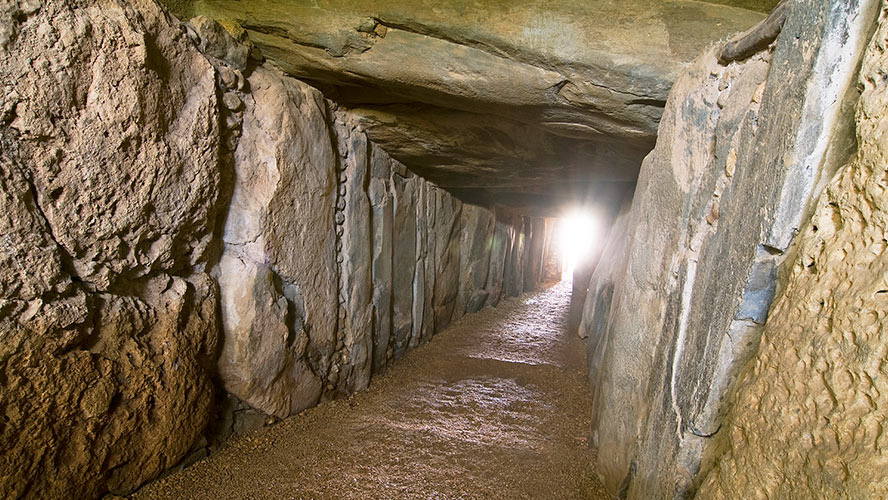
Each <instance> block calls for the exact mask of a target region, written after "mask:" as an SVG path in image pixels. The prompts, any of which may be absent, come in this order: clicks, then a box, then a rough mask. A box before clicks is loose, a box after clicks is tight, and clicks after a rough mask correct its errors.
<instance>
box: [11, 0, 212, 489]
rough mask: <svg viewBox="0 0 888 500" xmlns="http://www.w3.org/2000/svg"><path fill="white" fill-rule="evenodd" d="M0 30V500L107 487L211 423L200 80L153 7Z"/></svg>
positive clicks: (200, 72) (58, 14)
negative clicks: (0, 62)
mask: <svg viewBox="0 0 888 500" xmlns="http://www.w3.org/2000/svg"><path fill="white" fill-rule="evenodd" d="M0 26H2V28H0V59H2V61H3V62H2V64H0V213H2V214H3V217H2V220H0V234H2V236H0V241H2V243H0V248H2V251H0V318H2V319H0V384H2V387H0V448H2V449H3V453H2V457H0V471H2V473H0V496H2V497H5V498H16V497H20V496H25V497H42V498H73V497H77V498H90V497H95V496H97V495H99V494H101V493H103V492H105V491H107V490H111V491H116V492H126V491H129V490H131V489H133V488H135V487H136V486H138V485H139V484H140V483H142V482H143V481H145V480H146V479H148V478H151V477H154V476H156V475H157V474H158V473H160V472H161V471H163V470H165V469H167V468H169V467H171V466H172V465H174V464H176V462H178V461H179V460H180V459H181V458H182V457H183V456H184V455H185V454H186V453H187V452H188V450H189V449H190V448H191V446H192V444H193V443H194V442H195V440H196V439H198V437H199V436H200V433H201V431H202V430H203V428H204V427H205V426H206V424H207V422H208V421H209V418H210V413H211V410H212V403H213V386H212V384H211V383H210V378H209V376H210V374H211V373H212V370H213V366H212V365H213V360H214V358H215V353H216V343H217V324H216V322H217V319H216V312H215V311H216V288H215V284H214V283H213V282H212V281H211V280H210V279H209V277H208V276H207V275H206V274H204V273H203V272H202V271H201V269H202V266H203V265H204V264H205V262H206V256H205V255H206V250H207V247H208V244H209V242H210V238H211V234H212V228H213V225H214V218H215V216H216V214H217V211H218V210H217V208H218V207H217V199H218V197H219V183H220V170H219V166H218V157H219V143H220V134H219V130H218V121H219V113H218V111H217V98H216V95H217V94H216V87H215V81H214V75H215V72H214V70H213V68H212V66H211V65H210V64H209V63H208V62H207V61H206V60H205V59H204V58H203V56H201V55H200V53H199V52H198V51H197V50H195V49H194V48H193V47H192V46H191V43H190V42H189V40H188V37H187V36H186V34H185V31H184V30H182V29H181V28H180V27H179V25H178V23H177V22H176V21H175V20H174V19H172V18H171V17H169V16H168V15H167V14H166V13H164V12H163V11H161V10H160V8H159V7H158V6H157V5H156V4H154V3H153V2H143V1H138V0H137V1H133V2H129V3H105V4H103V5H102V6H101V7H99V6H98V5H97V4H95V3H93V2H56V1H49V2H11V3H10V2H6V3H4V4H3V5H2V6H0Z"/></svg>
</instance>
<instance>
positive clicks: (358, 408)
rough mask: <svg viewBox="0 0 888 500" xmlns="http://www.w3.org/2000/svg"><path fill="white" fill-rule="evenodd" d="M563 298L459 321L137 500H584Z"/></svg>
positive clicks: (584, 408)
mask: <svg viewBox="0 0 888 500" xmlns="http://www.w3.org/2000/svg"><path fill="white" fill-rule="evenodd" d="M569 297H570V285H569V284H567V283H560V284H558V285H555V286H554V287H552V288H550V289H548V290H545V291H543V292H539V293H536V294H529V295H525V296H523V297H520V298H517V299H511V300H509V301H506V302H504V303H503V304H501V305H500V307H498V308H496V309H485V310H484V311H481V312H480V313H478V314H474V315H471V316H468V317H465V318H463V319H462V320H460V321H459V322H457V323H455V324H454V325H453V326H451V327H450V328H449V329H447V330H446V331H444V332H441V333H439V334H438V335H436V336H435V337H434V339H433V340H432V341H431V342H430V343H429V344H426V345H425V346H422V347H420V348H419V349H416V350H414V351H412V352H411V353H409V354H408V355H407V357H406V358H405V359H403V360H402V361H401V362H399V363H397V364H396V366H395V367H394V368H393V369H391V370H389V372H388V373H386V374H385V375H384V376H382V377H379V378H376V379H374V381H373V384H372V386H371V387H370V389H369V390H367V391H364V392H362V393H359V394H356V395H355V396H354V397H352V398H350V399H349V400H340V401H333V402H330V403H325V404H322V405H321V406H319V407H316V408H313V409H311V410H309V411H306V412H304V413H303V414H301V415H299V416H296V417H292V418H290V419H287V420H285V421H283V422H281V423H280V424H278V425H276V426H274V427H270V428H267V429H263V430H261V431H259V432H257V433H254V434H251V435H247V436H243V437H240V438H237V439H233V440H231V441H229V442H228V443H227V444H226V445H225V446H224V447H223V448H222V449H221V450H219V451H218V452H216V453H214V454H213V455H211V456H210V457H209V458H207V459H205V460H203V461H201V462H198V463H196V464H194V465H193V466H191V467H190V468H188V469H185V470H183V471H181V472H179V473H176V474H173V475H170V476H168V477H166V478H163V479H161V480H159V481H156V482H154V483H151V484H149V485H147V486H145V487H144V488H142V489H141V490H140V491H138V492H137V494H136V495H134V496H133V498H137V499H163V498H169V499H297V498H298V499H303V498H304V499H309V498H313V499H414V498H415V499H455V498H462V499H475V498H477V499H489V498H495V499H499V498H502V499H524V498H526V499H572V498H577V499H579V498H583V499H590V498H592V499H595V498H602V499H604V498H608V496H607V495H606V493H605V492H604V490H603V489H602V487H601V486H600V484H599V483H598V481H597V479H596V478H595V474H594V470H593V469H592V463H593V459H594V451H593V450H592V449H590V447H589V444H588V439H587V435H588V432H589V415H590V409H589V397H588V389H587V386H586V382H585V377H584V369H583V360H584V355H583V350H582V344H581V341H580V340H579V339H577V338H575V337H574V336H572V335H567V334H566V333H564V331H563V330H564V329H563V325H564V322H565V320H566V317H567V305H568V300H569Z"/></svg>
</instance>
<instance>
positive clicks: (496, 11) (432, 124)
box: [168, 0, 776, 211]
mask: <svg viewBox="0 0 888 500" xmlns="http://www.w3.org/2000/svg"><path fill="white" fill-rule="evenodd" d="M719 3H730V4H733V5H719V4H715V3H704V2H696V1H686V0H671V1H660V2H649V1H642V0H630V1H598V2H549V1H541V0H533V1H521V2H509V3H508V5H503V4H502V3H501V2H476V1H473V2H468V1H455V2H403V1H396V0H382V1H377V2H372V3H368V2H359V1H355V0H344V1H336V2H326V1H321V2H317V1H306V0H285V1H275V2H269V1H250V2H241V1H236V0H204V1H198V2H194V3H191V2H176V1H175V0H170V1H169V2H168V4H169V6H170V7H171V8H172V9H173V10H174V11H176V12H177V14H178V15H179V16H180V17H182V18H185V19H187V18H190V17H191V16H193V15H198V14H200V15H206V16H208V17H211V18H214V19H217V20H219V21H221V22H223V24H226V25H227V26H228V27H229V28H232V29H233V31H237V30H239V29H241V27H242V29H245V30H246V32H247V34H248V35H249V39H250V40H252V42H253V43H255V45H256V46H257V47H258V48H259V49H260V50H261V52H262V54H263V55H264V56H266V57H267V58H268V59H269V60H271V61H272V62H274V63H275V64H276V65H278V66H279V67H280V68H281V69H283V70H284V71H285V72H286V73H288V74H290V75H292V76H295V77H297V78H299V79H302V80H305V81H308V82H309V83H311V84H313V85H314V86H316V87H318V88H320V89H321V90H322V91H323V92H324V94H325V95H326V96H327V97H329V98H332V99H333V100H334V101H336V102H338V103H339V104H340V105H343V106H345V107H347V108H350V109H351V111H353V112H354V113H355V114H356V115H357V116H358V117H359V119H360V122H361V126H362V127H363V128H364V129H365V130H367V132H368V133H369V135H370V137H371V139H372V140H373V141H375V142H376V143H378V144H379V145H381V146H382V147H383V148H384V149H385V150H386V151H387V152H388V153H389V154H391V155H392V156H393V157H394V158H396V159H397V160H399V161H401V162H402V163H404V164H405V165H407V166H408V167H409V168H411V169H412V170H414V171H415V172H417V173H419V174H420V175H422V176H424V177H426V178H427V179H429V180H431V181H432V182H434V183H436V184H438V185H439V186H441V187H444V188H445V189H448V190H450V191H451V192H453V193H455V194H457V195H458V196H460V197H461V198H463V199H465V200H468V201H473V202H476V203H483V204H486V203H490V202H495V203H498V204H504V205H511V206H513V207H517V208H522V209H524V210H525V211H530V210H537V211H538V210H540V209H542V210H543V211H550V209H551V208H552V207H557V206H560V205H562V204H563V203H564V202H565V201H566V200H577V199H578V198H596V199H599V200H602V201H604V200H607V199H612V198H613V197H618V196H620V195H621V194H622V193H625V192H626V191H627V190H628V189H631V186H632V184H633V183H634V182H635V179H636V177H637V176H638V169H639V167H640V165H641V160H642V159H643V158H644V156H645V155H646V154H647V153H648V152H649V151H650V150H651V149H652V147H653V145H654V140H655V138H656V132H657V124H658V121H659V119H660V116H661V115H662V113H663V107H664V104H665V101H666V96H667V94H668V92H669V89H670V88H671V87H672V84H673V82H674V80H675V78H676V76H677V75H678V74H679V72H680V71H681V70H682V69H683V68H684V67H686V66H687V64H688V63H689V62H690V61H692V60H693V59H695V58H696V57H697V56H699V55H700V54H701V53H702V52H703V51H704V50H705V49H706V48H707V47H708V46H710V45H711V44H712V43H714V42H716V41H719V40H722V39H725V38H727V37H728V36H729V35H731V34H733V33H736V32H738V31H742V30H745V29H747V28H749V27H750V26H753V25H754V24H755V23H757V22H758V21H760V20H761V19H762V18H763V17H764V14H762V13H760V12H755V11H752V10H748V9H747V8H756V9H759V10H768V9H770V7H772V6H773V4H774V3H776V2H775V1H773V0H772V1H767V0H766V1H760V0H759V1H742V0H740V1H736V0H734V1H731V2H719ZM740 7H746V8H740Z"/></svg>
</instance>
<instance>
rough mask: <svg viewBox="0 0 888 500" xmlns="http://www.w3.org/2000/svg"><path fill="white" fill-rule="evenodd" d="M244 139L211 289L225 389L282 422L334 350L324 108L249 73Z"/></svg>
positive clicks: (303, 403)
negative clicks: (215, 296) (216, 297)
mask: <svg viewBox="0 0 888 500" xmlns="http://www.w3.org/2000/svg"><path fill="white" fill-rule="evenodd" d="M247 83H248V85H249V88H250V94H249V95H248V96H247V97H246V99H245V103H244V106H245V111H244V117H243V125H242V126H243V132H242V135H241V138H240V141H239V143H238V146H237V149H236V151H235V154H234V178H235V180H234V188H233V192H232V196H231V203H230V206H229V210H228V214H227V216H226V220H225V229H224V234H223V240H224V244H225V249H224V251H223V252H222V256H221V259H220V261H219V264H218V267H217V268H216V269H214V272H213V275H214V276H216V277H217V279H218V281H219V290H220V299H221V312H222V325H223V327H224V332H225V341H224V343H223V348H222V353H221V355H220V358H219V375H220V377H221V379H222V383H223V385H224V387H225V389H226V390H227V391H229V392H231V393H232V394H234V395H235V396H237V397H239V398H240V399H242V400H244V401H246V402H247V403H249V404H250V405H252V406H254V407H256V408H259V409H261V410H263V411H265V412H266V413H269V414H272V415H275V416H278V417H286V416H288V415H291V414H293V413H296V412H299V411H301V410H303V409H305V408H307V407H309V406H313V405H314V404H316V403H317V402H318V400H319V398H320V395H321V390H322V385H323V382H324V381H325V380H326V376H327V372H328V371H329V369H330V366H331V354H332V351H333V349H334V347H335V343H336V328H337V311H338V301H337V296H338V281H337V272H336V269H335V256H336V249H335V244H336V236H335V232H334V225H333V208H334V202H335V201H336V182H337V181H336V163H335V162H336V158H337V156H336V152H335V151H334V150H333V147H332V144H331V142H330V135H329V132H328V126H327V123H328V122H327V110H326V103H325V101H324V98H323V96H321V94H320V93H319V92H318V91H317V90H315V89H313V88H311V87H309V86H308V85H306V84H304V83H301V82H298V81H296V80H293V79H291V78H286V77H284V76H283V75H281V74H279V73H277V72H274V71H272V70H269V69H266V68H264V67H259V68H257V69H256V70H255V71H253V72H252V73H251V74H250V76H249V78H248V79H247Z"/></svg>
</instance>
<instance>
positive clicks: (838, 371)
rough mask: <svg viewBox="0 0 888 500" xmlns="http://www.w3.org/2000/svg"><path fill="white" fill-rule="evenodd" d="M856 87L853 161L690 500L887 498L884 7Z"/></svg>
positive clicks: (736, 389)
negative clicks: (856, 104)
mask: <svg viewBox="0 0 888 500" xmlns="http://www.w3.org/2000/svg"><path fill="white" fill-rule="evenodd" d="M879 20H880V25H879V28H878V31H877V32H876V34H875V36H874V37H873V39H872V41H871V42H870V45H869V49H868V51H867V54H866V57H865V59H864V62H863V66H862V70H861V72H860V78H859V87H858V88H859V89H861V91H862V92H861V96H860V103H859V104H858V107H857V142H858V147H859V150H858V152H857V155H856V158H855V159H854V160H853V161H852V162H851V163H850V164H848V165H847V166H846V167H843V168H842V169H841V170H840V172H839V173H838V175H837V176H836V177H835V178H834V179H833V180H832V181H831V182H830V183H829V186H828V187H827V189H826V191H825V192H824V193H823V194H822V195H821V196H820V198H819V200H818V201H817V207H816V211H815V212H814V215H813V217H812V218H811V220H810V221H809V222H808V223H807V224H806V225H805V228H804V230H803V231H802V233H801V234H800V236H799V238H798V240H799V241H798V247H797V249H796V251H794V252H793V255H792V257H791V258H789V259H788V260H787V263H788V264H791V265H788V266H787V269H786V272H787V273H788V277H787V279H786V281H785V285H784V287H783V290H782V291H781V292H780V293H779V294H778V298H777V299H776V300H775V303H774V306H773V308H772V311H771V314H770V316H769V318H768V322H767V324H766V325H765V329H764V333H763V334H762V341H761V344H760V345H759V347H758V349H757V350H756V352H755V355H754V356H753V358H752V359H751V360H750V361H749V362H748V363H747V364H746V365H745V367H744V368H743V370H742V372H741V375H740V376H739V378H738V380H737V382H736V383H735V384H734V386H733V390H732V393H731V398H730V405H729V408H730V409H729V411H728V414H727V416H726V418H725V421H724V424H723V426H724V429H723V430H722V431H721V432H720V433H719V435H718V444H719V446H717V447H713V448H714V450H713V457H712V458H713V460H712V462H713V465H714V466H713V468H712V469H711V470H710V471H709V473H708V475H707V476H706V480H705V482H704V483H703V485H702V487H701V490H700V493H699V494H698V495H697V498H702V499H708V498H763V497H769V498H888V475H886V474H885V471H888V456H886V450H888V435H886V433H885V421H886V414H888V365H886V359H888V329H886V325H888V319H886V317H888V299H886V295H888V284H886V277H888V254H886V252H885V249H886V246H888V241H886V237H888V198H886V189H888V186H886V184H885V180H886V175H888V138H886V135H885V130H886V124H888V113H886V110H888V94H886V90H888V88H886V82H885V75H886V74H888V56H886V54H885V47H886V46H888V6H886V4H885V3H884V2H882V9H881V16H880V19H879Z"/></svg>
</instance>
